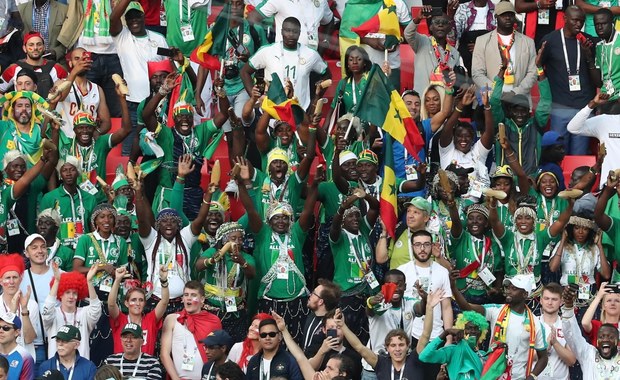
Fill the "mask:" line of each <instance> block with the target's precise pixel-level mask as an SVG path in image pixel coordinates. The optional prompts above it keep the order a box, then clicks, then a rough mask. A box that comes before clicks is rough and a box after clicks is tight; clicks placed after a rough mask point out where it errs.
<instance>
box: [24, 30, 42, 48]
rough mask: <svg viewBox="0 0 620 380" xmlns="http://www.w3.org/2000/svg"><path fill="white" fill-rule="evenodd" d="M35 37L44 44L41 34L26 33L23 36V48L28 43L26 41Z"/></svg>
mask: <svg viewBox="0 0 620 380" xmlns="http://www.w3.org/2000/svg"><path fill="white" fill-rule="evenodd" d="M35 37H39V38H40V39H41V40H42V41H43V42H45V39H44V38H43V36H42V35H41V33H39V32H30V33H27V34H26V35H25V36H24V46H25V45H26V44H27V43H28V41H30V40H31V39H33V38H35Z"/></svg>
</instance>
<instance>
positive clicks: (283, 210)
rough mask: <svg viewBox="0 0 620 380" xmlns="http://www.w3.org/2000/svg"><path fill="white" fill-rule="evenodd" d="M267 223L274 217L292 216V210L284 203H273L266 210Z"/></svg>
mask: <svg viewBox="0 0 620 380" xmlns="http://www.w3.org/2000/svg"><path fill="white" fill-rule="evenodd" d="M266 214H267V221H269V220H271V218H273V217H274V216H276V215H286V216H289V217H291V216H293V208H292V207H291V205H289V204H288V203H286V202H273V203H272V204H271V206H269V208H268V209H267V213H266Z"/></svg>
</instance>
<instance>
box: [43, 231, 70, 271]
mask: <svg viewBox="0 0 620 380" xmlns="http://www.w3.org/2000/svg"><path fill="white" fill-rule="evenodd" d="M74 254H75V251H73V249H71V248H69V247H66V246H64V245H62V244H61V242H60V239H58V238H56V242H55V243H54V245H53V246H51V247H47V257H48V260H53V261H54V262H55V263H57V264H58V267H59V268H60V270H63V271H65V272H71V271H72V270H73V255H74Z"/></svg>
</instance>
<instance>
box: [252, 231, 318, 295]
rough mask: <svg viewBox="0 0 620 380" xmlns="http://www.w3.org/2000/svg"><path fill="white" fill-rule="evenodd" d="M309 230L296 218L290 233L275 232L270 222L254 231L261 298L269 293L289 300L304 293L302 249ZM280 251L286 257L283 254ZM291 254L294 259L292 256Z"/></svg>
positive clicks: (255, 257)
mask: <svg viewBox="0 0 620 380" xmlns="http://www.w3.org/2000/svg"><path fill="white" fill-rule="evenodd" d="M306 234H307V233H306V231H304V230H303V229H302V228H301V226H300V225H299V222H295V223H294V224H293V226H292V227H291V232H290V234H288V235H280V234H276V233H274V232H273V231H272V230H271V227H269V226H268V225H267V224H264V225H263V227H262V228H261V230H260V231H259V232H258V233H257V234H256V235H255V240H256V248H254V259H255V260H256V271H257V275H258V278H259V279H261V282H260V286H259V288H258V296H259V298H260V297H262V296H263V295H266V296H267V297H269V298H274V299H280V300H290V299H294V298H297V297H299V296H300V295H303V294H304V289H305V279H304V271H305V269H304V268H305V267H304V261H303V257H302V255H303V252H302V249H303V245H304V242H305V241H306ZM287 239H288V244H286V243H287ZM278 240H279V241H278ZM281 246H284V247H286V248H283V249H282V251H283V252H280V247H281ZM281 254H282V255H285V256H286V257H284V256H283V257H281ZM291 254H292V256H293V259H292V262H291V259H290V256H289V255H291ZM287 257H288V258H287ZM300 274H301V276H300ZM268 286H269V289H268V288H267V287H268Z"/></svg>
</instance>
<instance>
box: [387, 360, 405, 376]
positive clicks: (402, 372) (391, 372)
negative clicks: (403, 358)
mask: <svg viewBox="0 0 620 380" xmlns="http://www.w3.org/2000/svg"><path fill="white" fill-rule="evenodd" d="M406 364H407V363H405V364H403V368H401V369H400V377H399V378H398V379H399V380H403V375H404V374H405V365H406ZM394 371H395V369H394V364H392V371H390V375H391V376H392V380H394Z"/></svg>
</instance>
